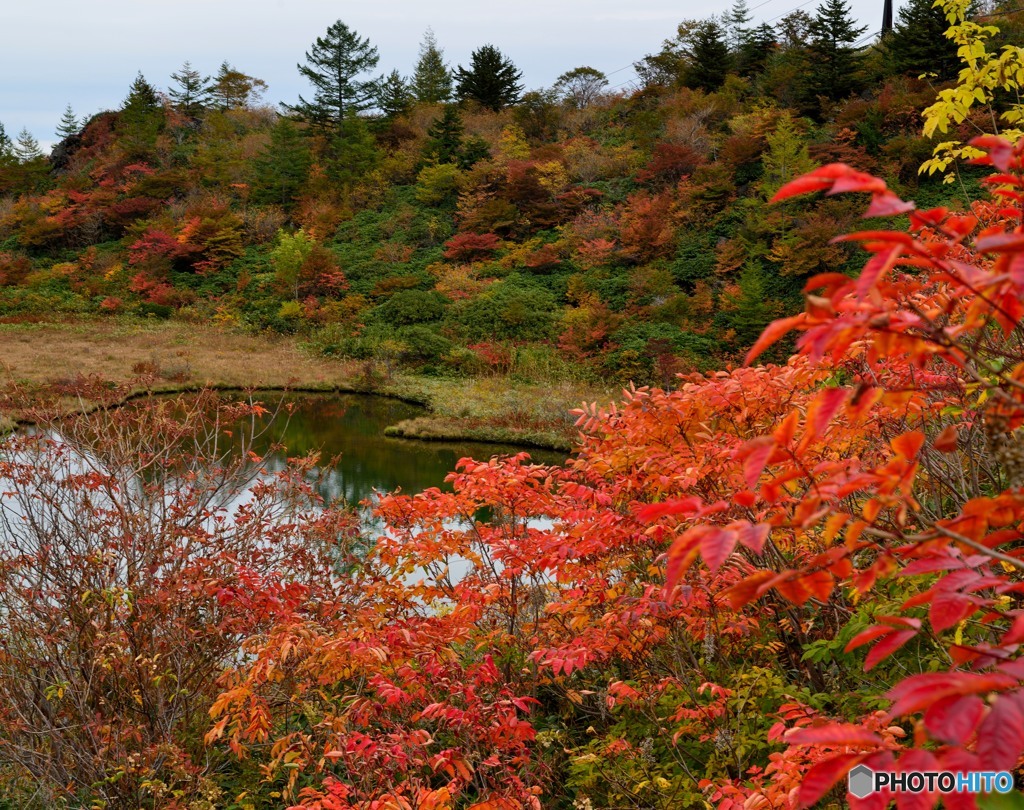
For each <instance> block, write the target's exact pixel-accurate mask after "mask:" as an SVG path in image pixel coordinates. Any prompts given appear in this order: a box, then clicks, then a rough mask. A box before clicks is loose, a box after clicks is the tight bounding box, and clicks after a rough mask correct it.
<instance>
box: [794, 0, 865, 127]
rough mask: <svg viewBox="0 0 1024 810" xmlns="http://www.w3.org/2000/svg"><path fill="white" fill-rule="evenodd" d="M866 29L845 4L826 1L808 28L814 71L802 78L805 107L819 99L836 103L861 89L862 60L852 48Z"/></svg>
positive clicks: (834, 0) (840, 0)
mask: <svg viewBox="0 0 1024 810" xmlns="http://www.w3.org/2000/svg"><path fill="white" fill-rule="evenodd" d="M865 31H867V26H857V25H856V24H854V21H853V17H852V16H851V15H850V7H849V6H848V5H847V4H846V2H845V0H825V2H824V3H822V4H821V5H820V6H818V11H817V13H816V14H815V15H814V19H813V20H812V21H811V25H810V31H809V34H810V44H809V46H808V54H809V56H810V59H811V64H812V66H813V69H812V70H810V71H808V73H807V74H806V76H805V84H804V100H805V107H806V109H808V110H809V111H813V109H814V102H815V101H816V99H817V98H818V97H824V98H827V99H831V100H832V101H838V100H840V99H844V98H847V97H848V96H850V95H851V94H852V93H854V92H856V91H857V90H859V89H860V88H861V87H863V78H862V77H861V75H860V73H861V62H862V57H861V55H860V54H859V53H858V52H857V49H856V48H854V47H853V43H854V42H856V41H857V38H858V37H860V36H861V35H862V34H863V33H864V32H865Z"/></svg>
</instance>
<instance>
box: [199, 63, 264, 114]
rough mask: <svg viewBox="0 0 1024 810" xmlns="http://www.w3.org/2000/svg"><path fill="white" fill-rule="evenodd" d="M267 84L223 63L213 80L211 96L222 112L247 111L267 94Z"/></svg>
mask: <svg viewBox="0 0 1024 810" xmlns="http://www.w3.org/2000/svg"><path fill="white" fill-rule="evenodd" d="M266 89H267V83H266V82H265V81H263V79H257V78H255V77H254V76H249V75H248V74H246V73H242V71H240V70H238V69H237V68H235V67H232V66H231V65H229V64H228V63H227V62H221V65H220V69H219V70H218V71H217V75H216V76H214V78H213V85H212V87H211V88H210V96H211V98H212V99H213V102H214V104H216V105H217V107H218V108H220V109H221V110H236V109H245V108H246V107H249V106H250V105H252V104H254V103H255V102H256V101H258V100H259V98H260V97H261V96H262V95H263V93H264V92H266Z"/></svg>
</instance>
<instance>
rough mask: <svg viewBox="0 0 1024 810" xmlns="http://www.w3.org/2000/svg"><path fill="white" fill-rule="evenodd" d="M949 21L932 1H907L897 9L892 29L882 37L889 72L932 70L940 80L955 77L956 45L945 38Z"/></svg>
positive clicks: (912, 74)
mask: <svg viewBox="0 0 1024 810" xmlns="http://www.w3.org/2000/svg"><path fill="white" fill-rule="evenodd" d="M948 27H949V22H948V21H947V20H946V14H945V12H944V11H943V10H942V8H941V7H939V8H936V7H934V6H933V5H932V0H909V2H908V3H907V4H906V5H905V6H903V7H902V8H900V11H899V15H898V16H897V18H896V23H895V24H894V25H893V28H892V31H890V32H889V33H888V34H886V36H885V37H883V39H882V47H883V49H884V51H885V55H886V61H887V62H888V64H889V67H890V69H891V70H892V72H893V73H904V74H909V75H911V76H919V75H921V74H922V73H934V74H936V75H937V77H938V79H939V80H940V81H948V80H949V79H954V78H956V75H957V73H958V72H959V68H960V64H959V60H958V59H957V44H956V43H955V42H953V41H952V40H951V39H947V38H946V29H947V28H948Z"/></svg>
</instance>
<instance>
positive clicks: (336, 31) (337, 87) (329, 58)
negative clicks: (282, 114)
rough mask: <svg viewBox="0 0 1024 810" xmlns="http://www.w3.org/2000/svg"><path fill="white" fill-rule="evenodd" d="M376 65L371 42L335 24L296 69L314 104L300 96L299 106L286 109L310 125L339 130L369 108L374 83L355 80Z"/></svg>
mask: <svg viewBox="0 0 1024 810" xmlns="http://www.w3.org/2000/svg"><path fill="white" fill-rule="evenodd" d="M378 61H379V57H378V55H377V49H376V48H375V47H373V46H372V45H371V44H370V41H369V40H368V39H366V38H363V37H360V36H359V35H358V34H357V33H356V32H355V31H353V30H352V29H350V28H349V27H348V26H347V25H345V23H343V22H342V21H341V20H338V21H337V22H335V23H334V25H332V26H331V27H330V28H328V29H327V33H326V34H325V35H324V36H322V37H317V39H316V42H314V43H313V47H312V49H311V50H309V51H307V52H306V64H305V65H298V68H299V73H301V74H302V75H303V76H305V77H306V78H307V79H309V81H310V82H311V83H312V85H313V91H314V93H313V100H312V101H306V99H304V98H303V97H302V96H299V103H298V104H296V105H295V106H294V107H289V108H290V109H292V110H294V111H295V112H296V113H298V114H299V115H300V116H301V117H303V118H305V119H306V120H308V121H310V122H312V123H316V124H321V125H330V126H334V127H340V126H341V125H342V123H343V122H344V121H345V119H346V118H347V117H348V116H349V115H350V114H355V113H357V112H359V111H361V110H365V109H367V108H368V107H370V106H371V104H372V102H373V99H374V98H375V96H376V94H377V92H376V91H377V86H376V82H374V81H373V80H372V79H369V80H360V79H359V78H357V77H358V76H359V75H360V74H362V73H366V72H367V71H370V70H373V69H374V68H375V67H377V62H378Z"/></svg>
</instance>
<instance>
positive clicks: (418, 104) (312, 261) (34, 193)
mask: <svg viewBox="0 0 1024 810" xmlns="http://www.w3.org/2000/svg"><path fill="white" fill-rule="evenodd" d="M843 8H844V7H843V6H842V3H835V2H832V3H826V4H824V5H823V6H821V7H820V8H819V9H818V12H817V14H816V16H812V15H810V14H807V13H805V12H803V11H797V12H793V13H791V14H790V15H787V16H786V17H785V18H784V19H783V20H782V21H781V22H779V23H778V24H777V25H776V26H775V27H774V28H773V27H771V26H766V25H761V26H759V27H756V26H755V25H754V23H753V22H752V21H751V19H750V14H749V13H748V12H746V11H745V6H744V5H743V4H742V3H740V4H737V6H736V8H734V9H733V12H732V14H733V15H734V16H733V17H728V18H727V19H726V20H725V21H724V23H722V24H719V23H718V22H715V21H704V22H701V23H694V22H689V23H684V24H681V25H680V26H679V30H678V31H677V32H676V34H675V36H674V37H673V38H670V39H668V40H666V43H665V46H664V48H663V50H662V51H661V52H660V53H658V54H652V55H648V56H646V57H644V58H643V59H641V60H639V61H638V63H637V69H638V71H639V72H640V74H641V76H642V77H643V82H644V83H643V85H642V86H641V87H639V88H635V89H633V90H631V91H629V92H624V91H622V90H619V91H610V90H608V89H607V85H608V80H607V79H606V77H604V76H603V74H601V73H600V72H599V71H595V70H593V69H592V68H587V67H581V68H577V69H576V70H574V71H569V72H568V73H567V74H565V75H564V76H563V77H562V78H561V79H560V80H559V82H558V83H556V85H555V86H554V87H553V88H551V89H545V90H540V91H533V92H528V93H525V94H523V93H521V92H519V91H520V89H521V88H519V86H517V85H515V80H514V77H513V79H512V85H511V87H512V90H513V91H514V92H512V93H511V94H510V95H509V96H508V97H502V98H498V99H497V100H496V101H495V100H494V99H490V98H489V97H487V96H486V94H484V95H481V92H482V91H479V90H474V89H473V87H472V86H470V87H468V88H467V87H466V86H464V82H463V80H462V79H460V78H459V76H458V72H459V71H463V72H465V70H464V69H463V68H459V69H458V70H457V71H454V74H455V76H454V79H453V75H452V74H453V71H451V70H450V69H449V68H448V67H447V66H446V65H445V64H444V63H443V61H441V52H440V51H439V50H438V49H437V47H436V44H434V43H433V41H432V40H428V42H427V43H425V45H424V50H423V52H422V53H421V59H420V65H418V67H417V72H418V75H417V76H416V77H412V78H411V79H409V80H406V79H403V78H402V77H401V76H398V75H397V74H392V75H391V76H390V77H388V78H387V80H380V81H377V82H371V81H370V80H369V77H368V76H365V75H364V76H363V79H365V80H366V81H364V82H362V83H360V82H359V81H357V80H356V79H355V78H352V84H353V86H356V85H358V86H359V87H362V88H363V90H364V91H365V93H366V94H367V97H368V98H369V96H370V95H372V96H373V98H372V100H368V101H366V102H365V104H363V105H357V104H353V105H352V106H351V107H350V108H349V109H346V110H343V111H341V110H334V111H332V110H330V109H327V110H326V112H325V110H324V109H319V108H318V107H317V105H316V104H315V103H314V102H306V101H305V100H304V99H303V100H302V102H301V103H300V104H298V105H295V106H293V107H291V108H290V109H289V108H284V107H282V108H281V109H280V110H275V109H273V108H272V107H269V106H262V105H261V104H260V97H261V94H262V93H263V91H264V90H265V85H263V83H262V82H261V81H260V80H259V79H257V78H255V77H253V76H249V75H247V74H245V73H242V72H241V71H239V70H237V69H235V68H232V67H230V66H229V65H227V64H226V63H225V64H224V65H222V66H221V70H220V73H218V74H217V76H216V77H215V78H214V79H207V78H204V77H202V76H201V75H200V74H199V73H198V72H197V71H195V70H194V69H192V68H191V67H190V66H189V65H188V64H187V63H186V65H185V67H183V68H182V70H181V71H180V72H179V73H176V74H175V75H174V77H172V81H171V83H170V87H169V88H168V92H167V93H166V94H164V93H160V92H158V91H157V90H156V88H155V87H154V86H153V85H151V84H150V83H149V82H148V81H147V80H146V79H144V78H143V77H142V76H141V75H140V76H138V77H137V78H136V80H135V82H134V83H133V84H132V85H131V88H130V91H129V93H128V95H127V97H126V99H125V101H124V103H123V105H122V106H121V108H120V109H119V110H116V111H108V112H102V113H99V114H97V115H94V116H92V117H91V118H90V119H89V120H88V121H87V122H86V123H85V124H84V125H83V126H81V127H80V128H79V129H75V131H73V132H72V131H70V130H71V129H74V128H75V127H77V123H76V122H75V119H74V116H73V114H71V113H70V111H69V113H68V114H69V115H70V116H71V122H72V124H74V126H70V127H68V135H67V137H66V138H65V139H64V140H63V141H62V142H61V143H59V144H58V145H57V146H56V148H55V149H54V150H53V154H52V155H51V156H50V157H48V158H47V157H43V156H41V155H38V153H35V154H33V153H32V151H31V149H29V148H28V147H29V146H31V144H29V145H28V146H25V145H24V144H19V146H18V147H14V146H10V141H9V139H8V140H7V144H8V145H9V148H6V149H4V148H3V146H2V144H3V141H4V139H3V138H0V195H2V196H0V285H2V286H0V319H2V320H3V321H6V322H19V321H33V320H40V319H41V320H47V319H53V318H67V317H75V316H80V315H97V316H124V315H134V316H142V317H153V318H175V319H181V320H184V321H190V322H203V323H213V324H219V325H222V326H224V327H230V328H235V327H237V328H239V329H244V330H249V331H264V330H270V331H273V332H279V333H287V334H297V335H299V336H300V337H301V339H302V340H303V341H304V342H306V343H307V344H308V346H310V347H311V348H313V349H314V350H315V351H317V352H319V353H322V354H325V355H329V356H339V357H348V358H355V359H360V360H364V361H366V362H367V363H370V364H372V365H373V366H374V367H375V369H377V370H379V372H380V373H381V374H387V375H390V374H391V373H392V371H393V370H395V369H397V368H399V367H404V368H408V369H414V370H418V371H422V372H424V373H428V374H435V375H443V376H452V375H467V374H468V375H476V374H481V373H509V372H511V373H514V374H517V375H519V376H522V377H526V378H529V379H551V378H564V379H581V380H591V381H594V380H600V381H606V382H607V381H611V382H616V383H625V382H628V381H630V380H632V381H635V382H637V383H638V384H642V383H648V382H655V383H658V384H662V385H671V384H672V383H673V380H674V375H675V374H676V373H678V372H680V371H688V370H695V369H696V370H705V369H709V368H712V367H718V366H720V365H721V364H722V363H725V362H730V361H736V360H738V359H739V358H740V357H742V354H743V352H744V351H745V349H746V348H747V347H749V346H750V344H751V343H752V342H753V340H754V338H755V337H756V336H757V335H758V334H759V333H760V331H761V330H762V329H763V327H764V326H765V325H766V324H767V323H768V322H769V321H770V320H772V319H773V318H775V317H779V316H781V315H785V314H788V313H791V312H793V311H796V310H797V309H799V307H800V305H801V301H802V292H801V291H802V288H803V285H804V282H805V280H806V279H807V278H808V277H809V276H811V275H813V274H815V273H818V272H821V271H823V270H836V269H838V270H840V271H843V272H852V271H853V270H855V269H856V268H857V267H858V266H859V263H860V261H861V259H862V257H860V256H857V255H855V250H854V248H852V247H850V246H848V245H834V244H829V239H830V238H831V237H833V236H835V235H837V234H839V233H841V232H843V231H845V230H849V229H850V226H851V223H852V222H853V220H854V219H855V217H856V216H857V209H856V206H855V205H853V204H851V203H850V202H849V201H847V200H844V199H818V200H814V201H811V202H810V203H808V202H803V201H801V202H797V203H788V204H785V205H772V206H769V205H768V204H767V200H768V198H769V197H771V195H772V194H773V193H774V192H775V191H777V190H778V189H779V188H780V187H781V186H782V185H783V184H784V183H785V182H787V181H788V180H790V179H792V178H793V177H796V176H798V175H799V174H800V173H802V172H804V171H806V170H808V169H810V168H811V167H813V166H814V165H816V164H821V163H828V162H833V161H843V162H846V163H848V164H850V165H852V166H854V167H856V168H859V169H862V170H865V171H870V172H873V173H876V174H879V175H880V176H882V177H884V178H886V179H887V180H888V181H889V182H890V184H891V185H892V186H893V187H894V188H895V189H896V190H897V191H899V192H901V193H905V194H907V195H908V196H911V197H914V198H916V199H918V200H919V201H923V202H937V201H948V202H952V203H953V204H954V205H956V204H957V202H956V201H957V199H958V198H960V199H963V195H964V194H965V193H967V192H970V191H974V190H975V188H974V185H973V180H972V179H971V177H970V176H961V177H960V181H961V182H960V183H959V184H955V185H943V184H942V183H941V178H940V177H939V176H935V177H927V176H926V177H925V178H922V177H921V176H919V174H918V167H919V166H920V164H921V163H922V161H923V160H925V159H926V158H927V157H928V156H929V155H930V153H931V150H932V147H933V145H934V144H933V142H932V141H931V140H929V139H925V138H923V137H922V136H921V128H922V120H921V114H920V111H921V110H922V109H924V108H925V107H926V106H927V105H928V104H929V103H931V102H932V101H933V100H934V98H935V93H936V89H937V86H936V84H935V82H936V81H938V80H939V79H940V78H941V77H937V78H935V79H931V80H929V81H923V80H920V79H917V78H914V76H915V75H916V74H917V73H919V72H920V70H921V69H922V65H923V64H928V65H932V66H940V67H941V66H942V65H948V64H951V63H952V62H951V60H949V59H948V58H947V57H949V49H950V47H951V46H950V45H949V44H948V43H945V42H939V43H935V42H934V40H933V39H932V40H930V39H929V37H930V36H931V32H929V31H927V30H923V29H921V28H920V26H919V22H920V21H919V20H917V19H916V18H910V17H909V16H907V19H904V17H903V16H901V17H900V19H898V20H897V25H896V29H895V30H894V32H893V33H892V34H889V35H887V37H886V38H885V39H884V40H883V41H882V43H881V44H875V45H868V46H866V47H865V46H863V45H861V46H860V47H857V45H858V43H859V41H860V40H861V39H863V38H862V37H861V36H860V33H858V31H859V29H855V28H853V27H852V23H850V20H849V18H848V16H844V11H843ZM908 8H910V9H911V10H914V9H916V11H914V13H925V14H930V15H931V17H930V19H932V21H933V22H934V17H935V15H938V17H939V18H940V20H939V23H940V24H941V13H940V12H939V11H938V10H930V9H929V6H928V4H922V3H917V4H912V5H911V6H910V7H908ZM922 9H924V10H925V11H922ZM908 14H909V12H908ZM744 15H746V19H744ZM905 16H906V15H905ZM734 18H735V19H734ZM1011 19H1012V17H1005V18H1003V19H1001V23H1002V24H1003V25H1004V28H1005V27H1006V25H1007V24H1009V23H1010V22H1011ZM339 24H340V23H339ZM844 26H845V27H844ZM901 26H902V27H901ZM1011 27H1012V24H1011ZM346 30H347V29H346ZM1008 30H1009V29H1008ZM861 33H862V32H861ZM915 37H916V41H915ZM901 38H902V39H901ZM865 41H866V40H865ZM929 42H930V43H931V44H929ZM486 47H490V46H486ZM486 47H485V48H484V49H481V51H484V50H486ZM715 48H718V49H719V50H718V51H716V50H715ZM915 48H916V49H917V50H915ZM823 49H824V50H823ZM829 49H831V50H829ZM921 49H924V52H923V53H918V51H919V50H921ZM493 50H494V51H495V52H497V49H493ZM497 54H498V57H500V52H497ZM492 55H493V54H492ZM474 56H476V54H474ZM496 58H497V57H496ZM943 59H945V60H946V61H942V60H943ZM431 60H433V61H431ZM822 60H824V62H825V63H827V64H830V65H832V67H834V68H835V69H837V70H842V72H843V76H844V79H843V81H842V82H838V80H837V82H838V83H834V84H832V85H828V86H824V85H821V83H820V79H821V71H819V70H810V69H809V66H811V65H815V64H819V63H821V62H822ZM844 60H845V61H844ZM499 63H500V60H499ZM832 63H834V64H832ZM710 64H714V65H716V66H717V67H716V71H710V72H709V70H708V65H710ZM364 67H365V66H364ZM475 67H476V66H475V65H474V66H471V67H470V70H472V69H474V68H475ZM719 68H720V69H719ZM431 69H433V70H434V74H431V73H430V72H429V71H430V70H431ZM486 69H487V68H486V65H484V66H483V67H482V68H481V70H486ZM438 71H440V72H438ZM947 72H948V68H947ZM353 75H354V76H358V75H360V74H359V73H358V72H357V73H355V74H353ZM431 77H433V80H434V82H435V83H434V85H431V84H429V83H426V84H425V82H426V79H429V78H431ZM801 77H804V78H801ZM808 77H810V78H808ZM463 78H464V77H463ZM417 82H419V84H418V85H417ZM929 82H930V83H929ZM364 85H365V86H364ZM439 88H440V89H439ZM371 90H372V93H371ZM458 95H461V96H462V98H461V99H457V98H456V96H458ZM449 97H450V98H451V100H450V101H448V102H438V101H436V100H433V99H437V98H449ZM317 98H320V96H319V95H318V96H317ZM419 99H426V100H419ZM303 104H305V105H306V106H305V107H303V106H302V105H303ZM369 105H374V106H373V107H370V108H369V109H367V110H364V111H363V112H357V111H358V110H359V107H360V106H364V107H366V106H369ZM381 108H383V109H384V110H386V111H382V109H381ZM328 113H330V114H328ZM332 115H333V116H334V117H333V118H332V117H331V116H332ZM64 123H65V125H66V124H67V121H65V122H64ZM970 124H971V122H966V123H965V124H964V125H963V127H962V128H963V132H964V135H965V136H966V135H968V134H969V133H970V130H971V126H970ZM20 147H23V148H20ZM782 356H783V355H782V354H781V353H780V354H779V355H778V357H782Z"/></svg>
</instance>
